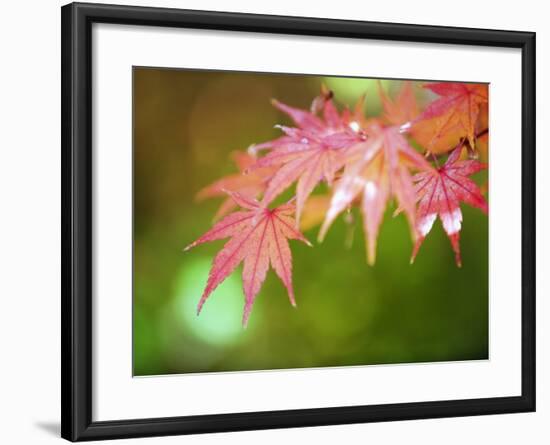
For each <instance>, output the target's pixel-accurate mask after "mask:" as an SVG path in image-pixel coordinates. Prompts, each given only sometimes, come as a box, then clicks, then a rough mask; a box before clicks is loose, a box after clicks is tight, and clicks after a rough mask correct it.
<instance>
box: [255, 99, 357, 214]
mask: <svg viewBox="0 0 550 445" xmlns="http://www.w3.org/2000/svg"><path fill="white" fill-rule="evenodd" d="M273 105H274V106H275V107H277V108H278V109H279V110H281V111H283V112H284V113H286V114H288V115H289V116H290V117H291V118H292V120H293V121H294V122H295V123H296V125H297V127H286V126H279V128H280V129H281V130H282V131H283V132H284V135H283V136H281V137H279V138H277V139H274V140H272V141H268V142H265V143H262V144H259V145H256V146H255V147H254V148H255V150H264V149H267V150H269V153H268V154H267V155H266V156H264V157H262V158H260V159H259V160H258V162H256V164H255V165H254V166H253V168H252V169H251V170H253V169H254V168H260V167H262V168H265V167H273V166H276V167H277V168H278V171H277V172H276V173H275V174H274V175H273V177H272V178H271V179H270V181H269V183H268V185H267V188H266V190H265V193H264V196H263V199H262V204H263V205H268V204H269V203H271V202H272V201H273V200H274V199H275V198H276V197H277V196H278V195H279V194H281V193H282V192H284V191H285V190H286V189H287V188H288V187H290V186H291V185H292V184H293V183H294V182H295V181H297V186H296V221H297V222H299V221H300V216H301V214H302V211H303V208H304V205H305V202H306V200H307V198H308V197H309V195H310V194H311V192H312V191H313V189H314V188H315V186H316V185H317V184H318V183H319V182H320V181H322V180H325V181H326V182H327V183H328V184H329V185H331V184H332V182H333V180H334V176H335V174H336V172H337V171H338V170H340V169H341V168H342V167H343V166H344V163H345V161H346V157H345V153H344V151H345V149H347V148H349V147H351V146H353V145H355V144H357V143H360V142H362V141H364V140H365V139H366V135H365V134H364V132H362V131H361V125H360V121H361V119H362V117H361V113H360V108H361V107H362V101H360V102H359V103H358V105H357V106H356V109H355V112H352V111H350V110H347V109H346V110H344V112H342V114H341V115H340V114H339V113H338V111H337V109H336V107H335V106H334V103H333V101H332V98H331V95H330V93H327V92H326V91H325V92H324V94H323V93H322V95H321V96H320V97H318V98H316V99H315V100H314V102H313V105H312V108H313V109H314V110H315V111H316V110H317V109H321V111H322V116H317V115H316V114H315V113H314V112H311V111H306V110H300V109H298V108H293V107H290V106H288V105H286V104H283V103H281V102H278V101H276V100H274V101H273Z"/></svg>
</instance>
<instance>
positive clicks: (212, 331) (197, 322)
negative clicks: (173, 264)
mask: <svg viewBox="0 0 550 445" xmlns="http://www.w3.org/2000/svg"><path fill="white" fill-rule="evenodd" d="M210 265H211V264H210V259H207V258H204V257H203V258H196V259H193V260H188V261H186V262H185V264H184V265H183V266H182V268H181V270H180V272H179V273H178V276H177V278H176V286H175V292H176V294H175V304H176V311H177V318H178V320H179V321H180V322H181V323H183V324H184V325H185V327H186V328H189V330H191V331H192V333H193V334H194V335H195V336H196V337H198V338H199V339H200V340H202V341H205V342H207V343H210V344H213V345H220V346H222V345H227V344H231V343H235V342H236V341H237V340H238V339H239V337H240V336H241V335H242V334H243V332H244V331H245V330H244V329H243V327H242V324H241V318H242V312H243V304H244V303H243V296H242V290H241V281H240V280H239V278H238V276H237V275H235V274H233V275H230V276H229V277H227V278H226V280H225V281H224V282H223V283H222V284H220V285H219V286H218V288H217V289H216V290H215V291H214V292H213V293H212V294H211V295H210V297H209V298H208V301H207V302H206V303H205V304H204V306H203V308H202V311H201V313H200V315H199V316H197V303H198V302H199V299H200V297H201V295H202V292H203V290H204V286H205V285H206V281H207V279H208V271H209V270H210ZM246 331H248V329H247V330H246Z"/></svg>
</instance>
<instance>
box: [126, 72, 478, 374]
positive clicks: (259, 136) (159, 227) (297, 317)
mask: <svg viewBox="0 0 550 445" xmlns="http://www.w3.org/2000/svg"><path fill="white" fill-rule="evenodd" d="M322 83H324V84H326V85H327V86H328V87H329V88H331V89H332V90H333V91H334V94H335V98H336V102H337V104H339V105H340V106H341V105H345V104H349V105H353V104H354V103H355V101H356V100H357V98H358V97H359V96H360V95H361V94H363V93H366V98H367V100H366V112H367V114H372V115H374V114H378V113H379V111H380V105H379V101H378V97H377V91H376V88H377V86H376V81H375V80H372V79H349V78H334V77H332V78H331V77H317V76H294V75H273V74H254V73H231V72H211V71H186V70H170V69H151V68H134V110H133V111H134V306H133V342H134V345H133V351H134V375H153V374H172V373H190V372H216V371H217V372H219V371H237V370H257V369H277V368H301V367H322V366H346V365H366V364H383V363H410V362H433V361H455V360H477V359H486V358H488V220H487V217H486V216H485V215H483V214H482V213H481V212H480V211H478V210H476V209H472V208H470V207H467V206H462V210H463V214H464V222H463V229H462V232H461V249H462V259H463V267H462V268H461V269H459V268H457V267H456V266H455V263H454V255H453V252H452V249H451V247H450V243H449V241H448V239H447V237H446V235H445V233H444V232H443V230H442V227H441V223H440V222H439V220H438V221H436V223H435V224H434V228H433V229H432V232H431V234H430V235H429V236H428V237H427V239H426V240H425V242H424V245H423V246H422V248H421V250H420V252H419V254H418V257H417V259H416V262H415V263H414V264H413V265H410V264H409V258H410V253H411V248H412V245H411V240H410V235H409V230H408V226H407V223H406V221H405V218H404V216H403V215H400V216H398V217H396V218H392V216H391V213H392V212H393V210H394V204H393V203H391V204H390V206H389V207H388V210H387V214H386V217H385V219H384V222H383V224H382V227H381V231H380V236H379V240H378V253H377V261H376V264H375V265H374V266H373V267H369V266H367V264H366V260H365V247H364V241H363V233H362V227H361V219H360V216H359V215H357V214H355V216H354V219H355V227H353V226H352V227H351V228H350V226H349V225H347V224H345V223H344V222H343V220H342V217H340V218H339V219H338V220H337V221H336V223H335V224H334V225H333V227H332V228H331V229H330V231H329V233H328V236H327V238H326V240H325V241H324V242H323V243H322V244H317V243H315V246H314V247H313V248H310V247H307V246H305V245H303V244H301V243H300V242H297V241H290V243H291V249H292V253H293V281H294V290H295V293H296V300H297V307H296V308H293V307H292V306H291V305H290V303H289V301H288V297H287V294H286V290H285V288H284V286H283V285H282V283H281V282H280V281H279V280H278V278H277V277H276V276H275V274H274V272H273V271H270V272H268V276H267V280H266V282H265V283H264V285H263V287H262V289H261V291H260V293H259V295H258V297H257V299H256V302H255V303H254V307H253V310H252V314H251V317H250V321H249V325H248V327H247V328H246V329H243V327H242V325H241V317H242V310H243V305H244V297H243V292H242V288H241V277H240V273H241V267H239V268H238V269H237V270H236V271H235V272H234V273H233V275H231V276H230V277H229V278H228V279H227V280H226V281H225V282H224V283H223V284H222V285H221V286H220V287H219V288H218V289H217V290H216V291H215V292H214V293H213V294H212V295H211V297H210V298H209V300H208V301H207V302H206V304H205V306H204V308H203V311H202V312H201V315H200V316H197V315H196V305H197V303H198V301H199V298H200V296H201V294H202V291H203V289H204V286H205V284H206V279H207V276H208V271H209V269H210V264H211V261H212V259H213V257H214V255H215V254H216V252H217V251H218V250H219V249H221V247H222V246H223V243H224V241H217V242H213V243H208V244H205V245H202V246H199V247H197V248H195V249H193V250H191V251H189V252H186V253H184V252H183V251H182V249H183V247H184V246H186V245H187V244H189V243H190V242H192V241H194V240H195V239H196V238H198V237H199V236H200V235H201V234H203V233H204V232H206V231H207V230H208V229H209V228H210V227H211V224H212V217H213V215H214V214H215V212H216V210H217V208H218V206H219V204H220V200H219V199H213V200H208V201H204V202H197V201H196V200H195V198H194V197H195V194H196V193H197V192H198V191H199V190H200V189H201V188H203V187H204V186H206V185H208V184H210V183H211V182H213V181H214V180H216V179H218V178H220V177H221V176H223V175H226V174H229V173H233V172H235V167H234V165H233V164H232V162H231V160H230V158H229V154H230V153H231V152H232V151H233V150H240V149H246V148H247V147H248V146H249V145H250V144H252V143H259V142H262V141H265V140H269V139H272V138H274V137H276V136H278V135H279V134H280V133H279V131H278V130H277V129H275V128H274V125H275V124H277V123H286V124H288V123H290V122H289V120H288V119H287V117H286V116H284V115H282V114H281V113H279V112H278V111H277V110H275V109H274V108H273V107H272V106H271V104H270V99H271V98H277V99H279V100H281V101H283V102H285V103H288V104H289V105H293V106H296V107H301V108H308V107H309V105H310V103H311V100H312V98H313V97H314V96H316V95H317V94H318V92H319V90H320V86H321V84H322ZM399 84H400V82H399V81H384V87H385V88H386V89H387V90H388V91H389V93H390V94H395V92H396V91H397V90H398V88H399ZM422 99H423V98H422V97H420V100H422ZM477 179H478V180H481V179H483V178H482V177H481V176H479V177H478V178H477ZM478 182H479V181H478ZM317 230H318V227H317V228H314V229H312V230H308V231H307V232H305V235H306V236H307V237H308V238H309V239H310V240H311V241H314V240H315V239H316V238H317ZM351 237H353V243H352V244H351V247H350V246H348V247H346V246H345V244H346V240H349V239H351ZM348 244H349V243H348Z"/></svg>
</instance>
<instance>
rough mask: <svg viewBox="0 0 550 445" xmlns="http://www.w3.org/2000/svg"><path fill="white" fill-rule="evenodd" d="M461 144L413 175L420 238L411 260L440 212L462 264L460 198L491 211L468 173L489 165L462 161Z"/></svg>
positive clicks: (412, 259)
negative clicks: (435, 164)
mask: <svg viewBox="0 0 550 445" xmlns="http://www.w3.org/2000/svg"><path fill="white" fill-rule="evenodd" d="M461 153H462V144H461V145H460V146H458V147H457V148H456V149H455V150H454V151H453V152H452V153H451V154H450V155H449V158H448V159H447V162H445V165H443V166H442V167H439V168H437V169H434V170H431V171H428V172H422V173H418V174H417V175H415V176H414V181H415V183H416V186H415V188H416V195H417V199H418V200H419V204H418V211H417V218H416V221H417V227H418V234H419V236H418V239H417V241H416V244H415V246H414V249H413V253H412V257H411V262H413V261H414V259H415V257H416V255H417V253H418V249H420V246H421V245H422V242H423V241H424V239H425V237H426V235H427V234H428V233H429V232H430V230H431V229H432V226H433V223H434V221H435V219H436V217H437V216H439V218H440V219H441V222H442V223H443V229H444V230H445V232H446V233H447V236H448V237H449V239H450V240H451V245H452V247H453V250H454V252H455V260H456V264H457V265H458V266H459V267H460V266H461V264H462V260H461V258H460V245H459V238H460V229H461V226H462V212H461V211H460V205H459V204H460V201H462V202H465V203H467V204H470V205H471V206H473V207H477V208H478V209H481V210H482V211H483V212H484V213H487V212H488V206H487V202H486V201H485V198H484V197H483V195H482V194H481V191H480V190H479V187H478V186H477V184H476V183H475V182H473V181H472V180H471V179H469V178H468V176H470V175H472V174H474V173H476V172H478V171H480V170H484V169H485V168H487V165H486V164H483V163H481V162H478V161H473V160H467V161H459V158H460V155H461Z"/></svg>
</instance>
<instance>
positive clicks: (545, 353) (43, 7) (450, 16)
mask: <svg viewBox="0 0 550 445" xmlns="http://www.w3.org/2000/svg"><path fill="white" fill-rule="evenodd" d="M118 3H130V4H136V5H154V6H168V7H181V8H189V9H211V10H220V11H221V10H231V11H239V12H258V13H267V14H283V15H299V16H318V17H329V18H342V19H363V20H374V21H389V22H405V23H422V24H434V25H453V26H467V27H483V28H495V29H517V30H528V31H536V32H537V57H538V60H537V66H538V68H537V79H538V83H537V90H538V94H537V99H538V101H537V116H538V117H537V125H538V129H539V131H538V135H537V145H538V159H537V161H538V199H537V201H538V218H537V219H538V222H537V226H538V229H539V230H538V245H539V249H538V254H537V256H538V267H537V269H538V271H537V272H538V286H537V288H538V290H537V293H538V298H537V300H538V302H537V305H538V328H537V333H538V348H537V353H538V412H537V413H534V414H514V415H500V416H483V417H477V418H458V419H443V420H423V421H409V422H397V423H395V422H393V423H379V424H368V425H353V426H333V427H323V428H305V429H292V430H274V431H262V432H257V431H255V432H245V433H232V434H217V435H205V436H191V437H186V438H185V441H186V442H185V443H189V444H220V443H222V442H223V443H239V444H257V443H281V442H283V443H284V442H287V443H297V442H304V443H309V442H312V443H315V442H317V443H319V442H320V443H325V442H327V443H329V442H333V443H335V442H340V443H384V444H385V443H390V444H391V443H400V442H406V443H413V444H416V443H422V444H426V445H427V444H438V445H439V444H445V445H449V444H463V443H467V442H470V443H482V441H485V440H486V441H490V443H499V444H501V445H504V444H516V443H521V442H524V441H525V442H526V443H530V444H543V443H549V440H550V432H549V428H548V424H547V422H548V421H550V387H549V385H548V380H547V376H548V373H549V357H550V349H549V348H548V343H549V340H550V328H549V327H548V323H547V322H546V320H547V319H548V318H549V317H550V311H549V307H550V305H549V304H548V302H547V301H546V298H545V297H547V295H548V294H549V291H550V287H549V286H550V282H549V279H548V275H549V274H550V271H548V267H547V266H545V265H546V264H548V259H549V253H548V252H549V250H550V238H549V236H548V234H547V233H546V232H545V231H544V227H545V225H546V226H547V225H548V223H549V217H550V205H549V204H550V203H549V202H548V199H547V198H546V197H545V194H544V191H545V190H548V189H549V188H550V180H549V179H548V176H547V177H546V178H543V174H544V173H545V172H544V165H546V164H547V163H550V155H549V154H548V150H550V148H549V147H550V137H549V136H547V133H545V126H543V122H547V123H548V122H549V121H550V111H548V107H547V106H546V104H547V103H549V102H550V86H549V83H548V82H549V81H550V70H549V68H550V67H549V54H550V29H549V28H550V14H549V13H548V12H546V11H545V9H544V8H545V2H542V1H535V0H523V1H522V2H520V3H519V4H517V3H516V4H515V5H514V6H513V7H512V6H508V5H506V4H505V3H504V2H502V3H497V2H481V1H479V0H461V1H459V2H456V5H455V4H453V3H450V2H441V1H425V0H392V1H385V2H374V1H371V2H361V1H357V0H339V1H336V2H326V3H324V4H322V3H321V2H319V1H315V2H298V1H295V0H276V1H270V2H265V3H264V4H259V2H254V1H252V0H232V1H231V2H224V1H223V0H203V1H199V0H188V1H185V2H184V1H175V0H173V1H169V0H164V1H160V0H156V1H155V0H145V1H138V0H134V1H131V2H124V1H119V2H118ZM61 4H62V2H59V1H57V0H42V1H31V0H27V1H24V2H23V1H22V2H15V1H13V2H5V4H3V5H2V26H1V27H0V32H1V39H0V48H1V52H0V57H1V59H0V61H1V66H0V150H1V151H0V153H1V156H0V299H1V300H0V301H2V303H3V304H2V305H1V306H0V307H1V310H0V419H1V422H0V425H1V426H0V437H1V438H2V439H1V442H2V443H6V444H19V443H21V444H23V443H24V444H42V443H49V442H52V443H54V441H56V440H57V441H58V440H59V439H58V438H57V435H58V423H59V411H60V403H59V387H60V382H59V336H60V333H59V322H60V320H59V312H60V309H59V308H60V301H59V300H60V297H59V292H60V283H59V273H60V257H59V243H60V234H59V224H60V218H59V213H60V200H59V195H60V181H59V177H60V150H59V145H60V134H59V127H60V123H59V107H60V105H59V92H60V69H59V64H60V11H59V7H60V6H61ZM543 107H544V113H543ZM6 136H7V138H6ZM518 149H519V148H518ZM502 249H503V254H506V246H502ZM545 269H546V270H545ZM182 440H183V439H182V438H181V437H180V438H178V437H172V438H157V439H140V442H139V443H156V442H159V443H167V444H168V443H174V444H175V443H181V442H182ZM126 442H127V441H126ZM131 442H135V443H138V441H137V440H134V441H131Z"/></svg>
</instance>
